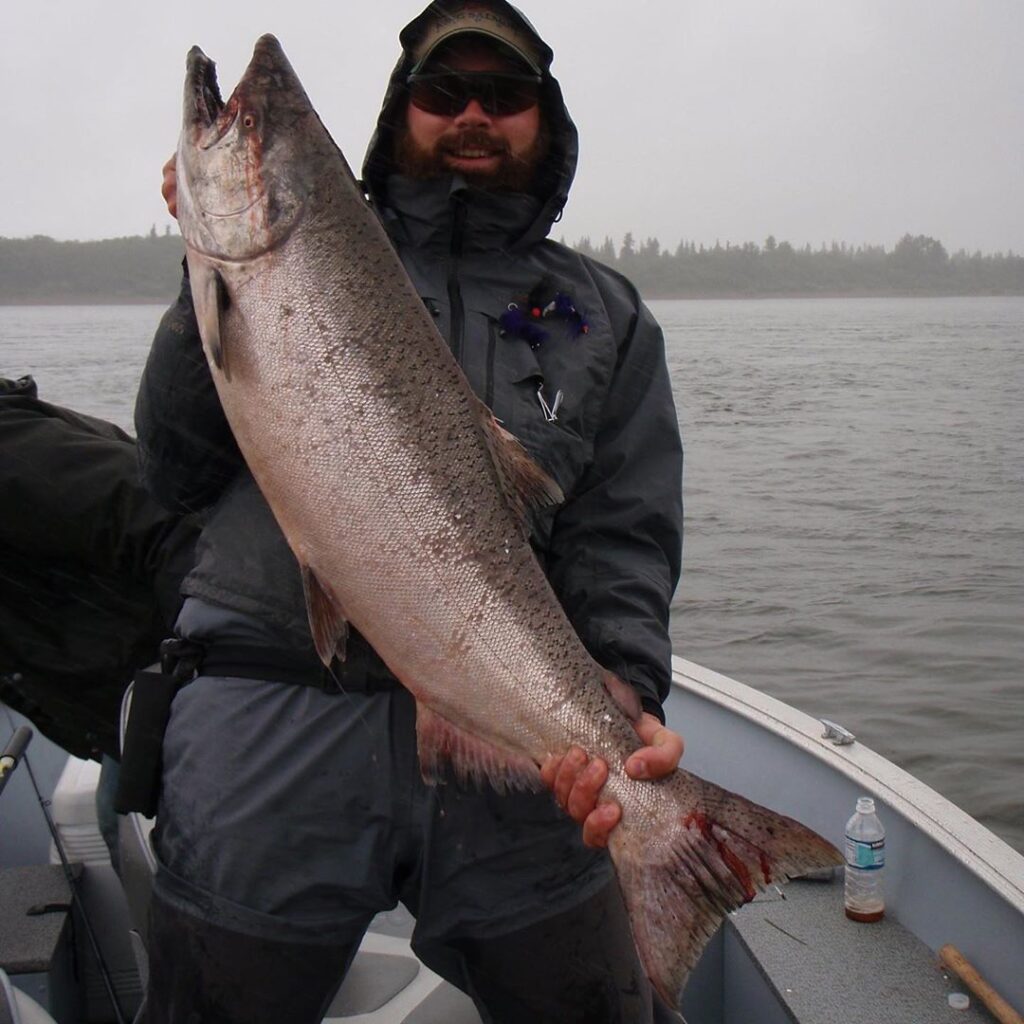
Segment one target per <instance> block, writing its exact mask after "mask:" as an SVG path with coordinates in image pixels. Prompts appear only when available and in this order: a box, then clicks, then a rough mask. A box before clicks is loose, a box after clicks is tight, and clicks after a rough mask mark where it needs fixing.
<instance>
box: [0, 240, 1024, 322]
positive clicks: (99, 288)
mask: <svg viewBox="0 0 1024 1024" xmlns="http://www.w3.org/2000/svg"><path fill="white" fill-rule="evenodd" d="M563 241H564V239H563ZM573 248H575V249H578V250H579V251H580V252H582V253H586V254H587V255H590V256H594V257H596V258H597V259H599V260H601V262H603V263H607V264H608V265H609V266H611V267H614V268H615V269H616V270H619V271H621V272H622V273H624V274H625V275H626V276H627V277H629V278H630V279H631V280H632V281H633V282H634V283H635V284H636V286H637V287H638V288H639V289H640V291H641V292H642V293H643V294H644V295H645V296H646V297H647V298H702V297H755V296H773V295H1024V257H1022V256H1017V255H1015V254H1014V253H1012V252H1011V253H1006V254H1003V253H996V254H994V255H983V254H982V253H980V252H975V253H967V252H964V251H962V250H961V251H960V252H956V253H953V254H952V255H950V254H949V253H948V252H947V251H946V249H945V248H944V246H943V245H942V243H941V242H939V241H937V240H936V239H934V238H929V237H927V236H925V235H917V236H911V235H904V236H903V238H901V239H900V240H899V241H898V242H897V243H896V245H895V246H894V247H893V248H892V249H891V250H887V249H886V248H885V247H884V246H861V247H857V248H852V247H850V246H848V245H845V244H841V243H836V242H833V243H832V244H831V245H822V246H821V247H820V248H818V249H812V248H811V246H809V245H807V246H804V247H802V248H797V247H796V246H793V245H790V244H789V243H788V242H777V241H776V240H775V239H774V238H772V237H769V238H767V239H765V242H764V244H763V245H757V244H755V243H753V242H746V243H744V244H743V245H732V244H730V243H728V242H727V243H726V244H725V245H720V244H719V243H717V242H716V243H715V245H714V246H711V247H708V246H705V245H699V244H697V243H694V242H681V243H680V244H679V245H678V246H677V247H676V248H675V249H674V250H673V249H664V248H662V246H661V243H660V242H659V241H658V239H656V238H648V239H647V240H646V241H644V242H640V243H639V244H638V243H637V242H636V240H635V239H634V238H633V236H632V234H627V235H626V236H625V238H623V240H622V243H621V244H620V245H618V246H616V244H615V243H614V242H613V241H612V239H611V238H605V239H604V241H603V242H602V243H601V244H600V245H597V246H595V245H593V244H592V243H591V241H590V239H589V238H581V239H579V240H578V241H577V242H576V243H575V245H574V246H573ZM182 255H183V246H182V242H181V239H180V238H179V237H178V236H177V234H173V235H172V234H171V233H170V231H166V232H165V233H164V234H162V235H159V234H157V232H156V230H155V229H154V230H151V231H150V233H149V235H145V236H135V237H131V238H111V239H106V240H104V241H99V242H57V241H54V240H53V239H52V238H47V237H45V236H42V235H37V236H35V237H34V238H0V305H29V304H47V303H62V304H73V303H83V304H90V303H111V304H116V303H132V302H157V303H166V302H170V301H171V299H173V297H174V296H175V294H176V293H177V289H178V282H179V280H180V274H181V267H180V265H181V258H182Z"/></svg>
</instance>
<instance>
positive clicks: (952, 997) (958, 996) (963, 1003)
mask: <svg viewBox="0 0 1024 1024" xmlns="http://www.w3.org/2000/svg"><path fill="white" fill-rule="evenodd" d="M946 1002H947V1003H949V1005H950V1007H952V1009H954V1010H966V1009H967V1008H968V1007H969V1006H970V1005H971V1000H970V999H969V998H968V997H967V995H966V994H965V993H964V992H950V993H949V998H948V999H947V1000H946Z"/></svg>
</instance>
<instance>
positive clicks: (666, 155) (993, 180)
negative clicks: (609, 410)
mask: <svg viewBox="0 0 1024 1024" xmlns="http://www.w3.org/2000/svg"><path fill="white" fill-rule="evenodd" d="M422 6H423V4H422V3H421V2H419V0H370V2H365V0H361V2H359V3H354V2H351V0H333V2H330V3H313V2H306V0H247V2H246V3H244V4H242V3H233V2H224V0H219V2H216V3H214V2H212V0H202V2H199V0H178V2H177V3H173V4H171V3H167V4H163V5H160V6H157V5H156V4H150V3H141V2H139V0H130V2H129V0H103V2H100V0H93V2H87V0H39V2H37V3H35V4H14V3H10V4H6V5H5V7H4V17H3V21H4V31H3V34H2V38H0V95H2V96H3V102H2V103H0V146H2V154H3V155H2V158H0V195H2V197H3V198H2V205H0V235H2V236H7V237H22V236H26V235H32V234H46V235H52V236H53V237H55V238H61V239H66V238H78V239H88V238H106V237H112V236H116V235H132V234H143V233H145V232H147V231H148V230H149V228H150V226H151V225H152V224H154V223H155V224H156V225H157V228H158V230H160V231H163V227H164V225H165V224H168V223H171V222H170V218H169V217H168V216H167V214H166V211H165V210H164V207H163V203H162V201H161V199H160V193H159V181H160V167H161V165H162V164H163V162H164V159H165V158H166V157H167V156H168V155H169V154H170V153H171V151H172V150H173V149H174V146H175V144H176V140H177V134H178V127H179V123H180V107H181V98H180V97H181V88H182V82H183V75H184V60H185V54H186V52H187V50H188V48H189V46H190V45H192V44H193V43H198V44H199V45H200V46H202V48H203V49H204V50H205V51H206V52H207V54H209V55H210V56H211V57H212V58H213V59H214V60H216V61H217V63H218V73H219V77H220V83H221V89H222V92H223V93H224V95H225V97H226V96H227V95H228V93H230V91H231V89H232V87H233V86H234V83H235V81H236V80H237V78H238V77H239V76H240V74H241V73H242V71H243V70H244V67H245V64H246V63H247V61H248V57H249V54H250V53H251V49H252V44H253V42H254V41H255V39H256V38H257V36H259V35H260V34H261V33H263V32H267V31H270V32H274V33H275V34H276V35H277V36H278V38H279V39H280V40H281V43H282V45H283V46H284V49H285V51H286V53H287V54H288V55H289V58H290V59H291V61H292V64H293V65H294V67H295V69H296V71H297V72H298V74H299V77H300V78H301V79H302V81H303V83H304V85H305V86H306V90H307V92H308V93H309V95H310V97H311V99H312V100H313V103H314V105H315V106H316V107H317V109H318V110H319V112H320V114H321V117H322V118H323V120H324V122H325V123H326V124H327V126H328V128H329V129H330V130H331V132H332V134H333V135H334V138H335V140H336V141H337V142H338V144H339V145H340V146H341V148H342V149H343V150H344V152H345V153H346V155H347V156H348V158H349V162H350V163H351V164H353V166H355V167H356V168H357V169H358V167H359V165H360V164H361V162H362V157H363V152H364V149H365V146H366V142H367V140H368V138H369V135H370V132H371V129H372V126H373V122H374V120H375V118H376V114H377V109H378V107H379V104H380V99H381V96H382V93H383V88H384V84H385V80H386V78H387V75H388V73H389V72H390V70H391V68H392V66H393V64H394V62H395V59H396V58H397V55H398V44H397V34H398V30H399V29H400V27H401V26H402V25H403V24H405V22H406V21H408V20H409V19H410V18H412V17H413V16H414V15H415V14H416V13H418V11H419V10H420V9H421V7H422ZM519 6H520V8H521V9H522V10H523V11H524V12H525V13H526V15H527V16H528V17H529V18H530V19H531V21H532V22H533V23H534V25H535V26H536V27H537V28H538V30H539V31H540V32H541V34H542V35H544V36H545V37H546V38H547V40H548V42H549V43H550V44H551V45H552V47H553V48H554V51H555V64H554V72H555V74H556V76H557V77H558V78H559V80H560V81H561V83H562V88H563V91H564V93H565V96H566V100H567V103H568V105H569V109H570V111H571V113H572V114H573V117H574V119H575V120H576V123H577V125H578V126H579V129H580V136H581V154H580V168H579V171H578V173H577V177H576V184H575V187H574V190H573V194H572V197H571V198H570V201H569V205H568V207H567V209H566V213H565V217H564V218H563V221H562V223H561V224H559V225H558V226H557V227H556V229H555V235H556V237H559V236H562V235H564V236H565V237H566V238H567V239H569V240H571V241H575V240H576V239H577V238H579V237H580V236H582V235H589V236H591V237H592V238H593V239H594V241H595V242H597V241H600V239H601V238H603V237H604V236H605V235H611V236H612V237H613V238H614V239H615V240H616V242H618V241H620V240H621V237H622V235H623V234H624V233H625V232H626V231H632V232H633V234H634V235H635V236H636V237H637V238H638V239H643V238H646V237H648V236H656V237H657V238H659V239H660V240H661V242H662V244H663V245H666V246H671V247H674V246H675V245H676V244H678V242H679V241H680V240H681V239H687V240H693V241H696V242H703V243H705V244H710V245H713V244H714V243H715V241H716V240H720V241H721V242H722V243H723V244H724V243H725V242H726V241H731V242H734V243H738V242H743V241H756V242H758V243H760V242H763V240H764V239H765V238H766V237H767V236H768V235H769V234H772V235H774V236H775V237H776V239H778V240H780V241H781V240H783V239H787V240H789V241H791V242H793V243H794V244H798V245H802V244H804V243H808V242H809V243H811V244H812V245H813V246H815V247H817V246H818V245H820V244H821V243H822V242H831V241H833V240H835V241H845V242H849V243H852V244H855V245H859V244H864V243H871V244H884V245H885V246H886V247H887V248H891V247H892V245H893V244H894V243H895V242H896V241H897V240H898V239H899V237H900V236H901V235H903V234H904V233H905V232H908V231H909V232H911V233H912V234H925V235H931V236H933V237H935V238H938V239H940V240H941V241H942V242H943V243H944V244H945V245H946V247H947V248H948V249H949V250H950V251H955V250H957V249H960V248H965V249H968V250H972V251H973V250H975V249H980V250H982V251H984V252H996V251H1006V250H1010V249H1012V250H1014V251H1015V252H1018V253H1020V252H1024V0H630V2H629V3H623V2H622V0H615V2H612V0H544V2H543V3H541V2H539V0H522V3H520V4H519ZM160 11H163V21H161V20H160Z"/></svg>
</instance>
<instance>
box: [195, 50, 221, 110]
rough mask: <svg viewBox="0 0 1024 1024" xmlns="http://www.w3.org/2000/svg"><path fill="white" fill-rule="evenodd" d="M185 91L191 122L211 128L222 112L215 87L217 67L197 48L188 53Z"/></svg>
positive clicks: (219, 96) (218, 94) (219, 98)
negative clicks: (189, 105) (189, 107)
mask: <svg viewBox="0 0 1024 1024" xmlns="http://www.w3.org/2000/svg"><path fill="white" fill-rule="evenodd" d="M186 63H187V67H188V74H187V79H186V91H187V92H188V94H189V96H190V98H191V107H192V109H191V118H190V120H191V122H192V124H194V125H196V126H198V127H200V128H212V127H213V125H214V124H215V123H216V121H217V119H218V118H219V117H220V115H221V113H222V112H223V110H224V101H223V99H221V95H220V88H219V86H218V85H217V65H216V64H214V62H213V61H212V60H210V58H209V57H207V56H206V54H205V53H203V51H202V50H201V49H199V47H198V46H193V47H192V49H191V50H189V51H188V58H187V61H186Z"/></svg>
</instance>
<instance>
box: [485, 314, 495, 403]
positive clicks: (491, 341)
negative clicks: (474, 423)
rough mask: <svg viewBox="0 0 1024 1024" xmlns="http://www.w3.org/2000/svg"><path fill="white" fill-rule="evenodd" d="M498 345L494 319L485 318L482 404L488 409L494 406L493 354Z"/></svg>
mask: <svg viewBox="0 0 1024 1024" xmlns="http://www.w3.org/2000/svg"><path fill="white" fill-rule="evenodd" d="M497 347H498V332H497V330H495V326H494V321H493V320H492V319H491V318H490V317H488V318H487V379H486V381H485V384H484V404H485V405H486V406H487V408H488V409H493V408H494V356H495V351H496V349H497Z"/></svg>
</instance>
